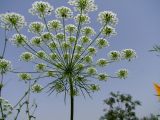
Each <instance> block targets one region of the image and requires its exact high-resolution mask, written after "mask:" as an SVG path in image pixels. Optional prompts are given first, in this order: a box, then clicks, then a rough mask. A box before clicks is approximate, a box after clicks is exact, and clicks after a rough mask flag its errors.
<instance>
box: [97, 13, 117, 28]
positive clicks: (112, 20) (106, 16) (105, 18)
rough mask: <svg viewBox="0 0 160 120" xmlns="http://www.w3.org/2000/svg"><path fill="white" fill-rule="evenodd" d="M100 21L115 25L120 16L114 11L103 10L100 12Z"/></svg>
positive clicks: (104, 23)
mask: <svg viewBox="0 0 160 120" xmlns="http://www.w3.org/2000/svg"><path fill="white" fill-rule="evenodd" d="M98 21H99V22H100V23H101V24H103V25H110V26H115V25H116V24H117V22H118V18H117V15H116V14H115V13H113V12H112V11H103V12H100V13H99V15H98Z"/></svg>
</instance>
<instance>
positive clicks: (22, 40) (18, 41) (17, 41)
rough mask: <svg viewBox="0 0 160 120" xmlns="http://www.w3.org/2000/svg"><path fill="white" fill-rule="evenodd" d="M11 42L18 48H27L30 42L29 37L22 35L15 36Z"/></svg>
mask: <svg viewBox="0 0 160 120" xmlns="http://www.w3.org/2000/svg"><path fill="white" fill-rule="evenodd" d="M10 40H11V42H12V43H13V44H14V45H16V46H17V47H22V46H25V45H26V43H27V41H28V39H27V37H26V36H25V35H22V34H14V35H13V36H12V38H11V39H10Z"/></svg>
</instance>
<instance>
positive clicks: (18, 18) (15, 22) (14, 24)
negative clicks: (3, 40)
mask: <svg viewBox="0 0 160 120" xmlns="http://www.w3.org/2000/svg"><path fill="white" fill-rule="evenodd" d="M0 23H1V27H3V28H6V29H8V30H11V29H15V28H16V29H21V28H23V27H24V26H25V25H26V22H25V18H24V16H22V15H20V14H18V13H14V12H11V13H5V14H0Z"/></svg>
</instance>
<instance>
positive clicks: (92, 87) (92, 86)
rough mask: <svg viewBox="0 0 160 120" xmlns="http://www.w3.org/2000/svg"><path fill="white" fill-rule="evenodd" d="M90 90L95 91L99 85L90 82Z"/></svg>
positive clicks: (98, 88)
mask: <svg viewBox="0 0 160 120" xmlns="http://www.w3.org/2000/svg"><path fill="white" fill-rule="evenodd" d="M90 90H91V91H92V92H95V91H98V90H100V87H99V85H95V84H92V85H91V86H90Z"/></svg>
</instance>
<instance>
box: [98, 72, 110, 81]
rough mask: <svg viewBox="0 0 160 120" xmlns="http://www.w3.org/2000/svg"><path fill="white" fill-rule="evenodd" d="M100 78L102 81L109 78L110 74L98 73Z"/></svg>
mask: <svg viewBox="0 0 160 120" xmlns="http://www.w3.org/2000/svg"><path fill="white" fill-rule="evenodd" d="M98 79H99V80H100V81H106V80H108V75H107V74H105V73H100V74H99V75H98Z"/></svg>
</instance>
